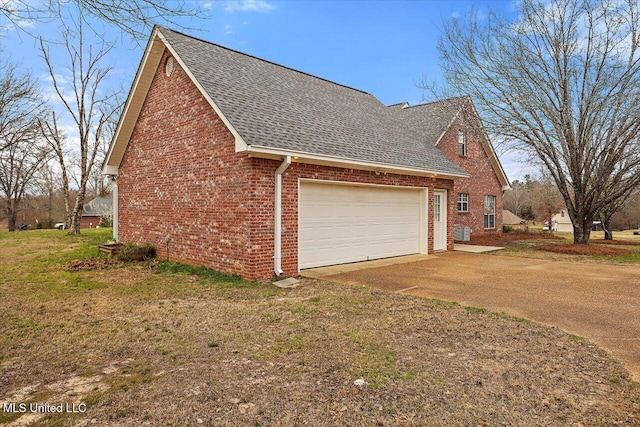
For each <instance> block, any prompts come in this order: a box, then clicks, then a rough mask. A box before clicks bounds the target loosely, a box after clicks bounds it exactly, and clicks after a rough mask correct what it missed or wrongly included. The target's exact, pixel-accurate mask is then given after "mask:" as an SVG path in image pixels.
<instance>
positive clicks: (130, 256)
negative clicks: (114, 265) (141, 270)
mask: <svg viewBox="0 0 640 427" xmlns="http://www.w3.org/2000/svg"><path fill="white" fill-rule="evenodd" d="M155 256H156V248H155V246H153V245H152V244H151V243H145V244H143V245H136V244H135V243H125V244H124V245H122V246H121V247H120V249H119V250H118V254H117V255H116V257H117V258H118V259H119V260H120V261H125V262H130V261H142V260H148V259H151V258H155Z"/></svg>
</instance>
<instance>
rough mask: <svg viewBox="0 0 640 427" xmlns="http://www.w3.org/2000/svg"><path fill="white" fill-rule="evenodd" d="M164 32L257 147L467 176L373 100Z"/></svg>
mask: <svg viewBox="0 0 640 427" xmlns="http://www.w3.org/2000/svg"><path fill="white" fill-rule="evenodd" d="M159 32H160V33H161V35H162V36H163V37H164V39H165V40H166V42H167V43H168V44H169V45H170V46H171V48H172V49H173V51H174V52H175V54H176V55H177V56H178V57H179V58H180V60H181V61H182V62H183V63H184V65H185V66H186V67H187V68H188V70H189V71H190V72H191V74H192V75H193V77H194V79H195V80H197V82H198V83H199V84H200V85H201V87H202V88H203V89H204V91H206V93H207V94H208V96H209V97H210V98H211V99H212V100H213V102H214V103H215V104H216V105H217V106H218V107H219V109H220V110H221V111H222V113H223V114H224V116H225V118H226V119H227V120H228V122H229V123H230V124H231V125H232V126H233V128H235V130H236V131H237V132H238V133H239V134H240V136H241V137H242V139H243V140H244V141H245V142H246V144H247V145H249V146H250V147H268V148H272V149H281V150H283V151H291V152H294V153H310V154H316V155H324V156H330V157H335V158H342V159H349V160H355V161H361V162H370V163H377V164H382V165H396V166H401V167H406V168H411V169H417V170H422V171H428V172H434V173H441V174H445V175H452V176H467V174H466V172H465V171H464V170H463V169H462V168H460V167H459V166H458V165H456V164H455V163H454V162H452V161H451V160H450V159H449V158H447V157H446V156H445V155H444V154H443V153H442V152H440V151H439V150H438V149H437V148H435V147H434V144H433V142H432V141H425V139H424V133H423V132H422V130H421V129H419V128H416V127H415V126H413V125H409V124H408V122H407V121H406V120H404V119H403V118H402V117H399V116H398V115H397V114H394V113H393V111H391V110H390V109H388V108H387V107H386V106H385V105H384V104H382V103H381V102H380V101H378V100H377V99H376V98H375V97H374V96H372V95H370V94H368V93H366V92H363V91H360V90H357V89H353V88H350V87H347V86H343V85H340V84H337V83H334V82H331V81H328V80H325V79H322V78H319V77H315V76H312V75H309V74H306V73H303V72H300V71H296V70H293V69H291V68H287V67H284V66H281V65H278V64H275V63H272V62H269V61H265V60H262V59H259V58H256V57H253V56H250V55H247V54H244V53H240V52H237V51H234V50H231V49H227V48H224V47H222V46H219V45H216V44H213V43H209V42H206V41H203V40H199V39H196V38H193V37H190V36H187V35H184V34H181V33H178V32H175V31H172V30H168V29H165V28H159ZM448 124H449V122H447V123H444V124H443V126H445V127H446V126H448Z"/></svg>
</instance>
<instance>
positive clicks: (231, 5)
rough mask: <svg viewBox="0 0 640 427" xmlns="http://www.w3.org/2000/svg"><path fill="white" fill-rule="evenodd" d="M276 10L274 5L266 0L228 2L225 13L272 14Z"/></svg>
mask: <svg viewBox="0 0 640 427" xmlns="http://www.w3.org/2000/svg"><path fill="white" fill-rule="evenodd" d="M273 9H275V6H274V5H273V4H270V3H267V2H266V1H265V0H227V2H226V3H225V6H224V10H225V12H229V13H231V12H270V11H272V10H273Z"/></svg>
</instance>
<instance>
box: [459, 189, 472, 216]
mask: <svg viewBox="0 0 640 427" xmlns="http://www.w3.org/2000/svg"><path fill="white" fill-rule="evenodd" d="M458 212H469V193H458Z"/></svg>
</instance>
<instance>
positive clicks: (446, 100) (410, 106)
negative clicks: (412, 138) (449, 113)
mask: <svg viewBox="0 0 640 427" xmlns="http://www.w3.org/2000/svg"><path fill="white" fill-rule="evenodd" d="M463 98H469V95H460V96H454V97H451V98H446V99H436V100H435V101H429V102H423V103H421V104H416V105H410V104H409V103H408V102H407V104H408V106H407V107H406V108H403V109H404V110H406V109H408V108H414V107H424V106H426V105H431V104H439V103H442V102H449V101H454V100H457V99H463ZM398 104H402V102H399V103H398ZM394 105H397V104H394ZM389 107H392V105H390V106H389Z"/></svg>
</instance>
